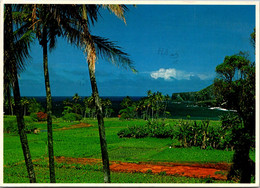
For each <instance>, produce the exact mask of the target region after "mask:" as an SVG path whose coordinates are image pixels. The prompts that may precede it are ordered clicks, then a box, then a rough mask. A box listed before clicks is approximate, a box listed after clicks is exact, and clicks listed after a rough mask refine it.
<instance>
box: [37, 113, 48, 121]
mask: <svg viewBox="0 0 260 188" xmlns="http://www.w3.org/2000/svg"><path fill="white" fill-rule="evenodd" d="M36 115H37V119H38V121H46V120H47V114H46V113H44V112H37V113H36Z"/></svg>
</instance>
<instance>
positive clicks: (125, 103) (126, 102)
mask: <svg viewBox="0 0 260 188" xmlns="http://www.w3.org/2000/svg"><path fill="white" fill-rule="evenodd" d="M132 104H133V101H132V99H131V98H130V97H129V96H126V97H125V98H124V99H123V100H122V102H121V103H120V106H122V107H125V108H126V107H128V106H131V105H132Z"/></svg>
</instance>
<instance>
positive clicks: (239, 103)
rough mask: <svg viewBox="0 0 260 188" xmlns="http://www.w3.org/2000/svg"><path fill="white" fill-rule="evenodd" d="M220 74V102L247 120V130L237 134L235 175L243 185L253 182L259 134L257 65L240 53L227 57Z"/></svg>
mask: <svg viewBox="0 0 260 188" xmlns="http://www.w3.org/2000/svg"><path fill="white" fill-rule="evenodd" d="M216 72H217V78H216V79H215V81H214V87H215V94H216V99H217V101H218V102H219V103H220V104H222V106H224V107H226V108H228V109H233V110H236V111H237V113H238V115H239V117H240V118H241V119H242V120H243V127H242V128H241V129H239V130H238V131H237V134H238V135H239V136H238V137H239V141H238V143H237V144H236V145H235V154H234V158H233V162H234V164H233V166H232V170H231V173H232V172H233V173H234V172H237V171H238V172H239V173H238V175H239V176H240V182H241V183H250V181H251V175H252V174H253V173H254V172H253V169H254V167H253V162H252V161H251V159H250V158H249V151H250V147H251V146H252V140H254V135H255V65H254V63H251V62H250V61H249V60H248V59H247V58H245V57H243V56H241V55H240V54H238V55H233V56H226V57H225V59H224V62H223V63H222V64H220V65H218V66H217V67H216ZM231 173H230V177H231V176H232V174H231Z"/></svg>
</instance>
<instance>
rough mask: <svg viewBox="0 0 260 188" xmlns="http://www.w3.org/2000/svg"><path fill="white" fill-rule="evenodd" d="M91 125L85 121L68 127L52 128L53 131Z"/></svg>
mask: <svg viewBox="0 0 260 188" xmlns="http://www.w3.org/2000/svg"><path fill="white" fill-rule="evenodd" d="M91 126H93V125H90V124H87V123H82V122H81V123H79V124H76V125H70V126H69V127H62V128H59V129H54V130H55V131H60V130H69V129H77V128H84V127H91Z"/></svg>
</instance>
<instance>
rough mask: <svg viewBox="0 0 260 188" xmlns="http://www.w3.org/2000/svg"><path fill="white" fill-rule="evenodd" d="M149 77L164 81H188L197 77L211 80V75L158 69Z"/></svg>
mask: <svg viewBox="0 0 260 188" xmlns="http://www.w3.org/2000/svg"><path fill="white" fill-rule="evenodd" d="M150 76H151V77H152V78H154V79H158V78H163V79H164V80H172V79H173V78H174V79H177V80H190V78H191V77H199V78H200V79H201V80H208V79H211V78H213V77H212V75H207V74H198V73H189V72H185V71H181V70H176V69H174V68H172V69H164V68H160V69H159V70H158V71H153V72H151V73H150Z"/></svg>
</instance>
